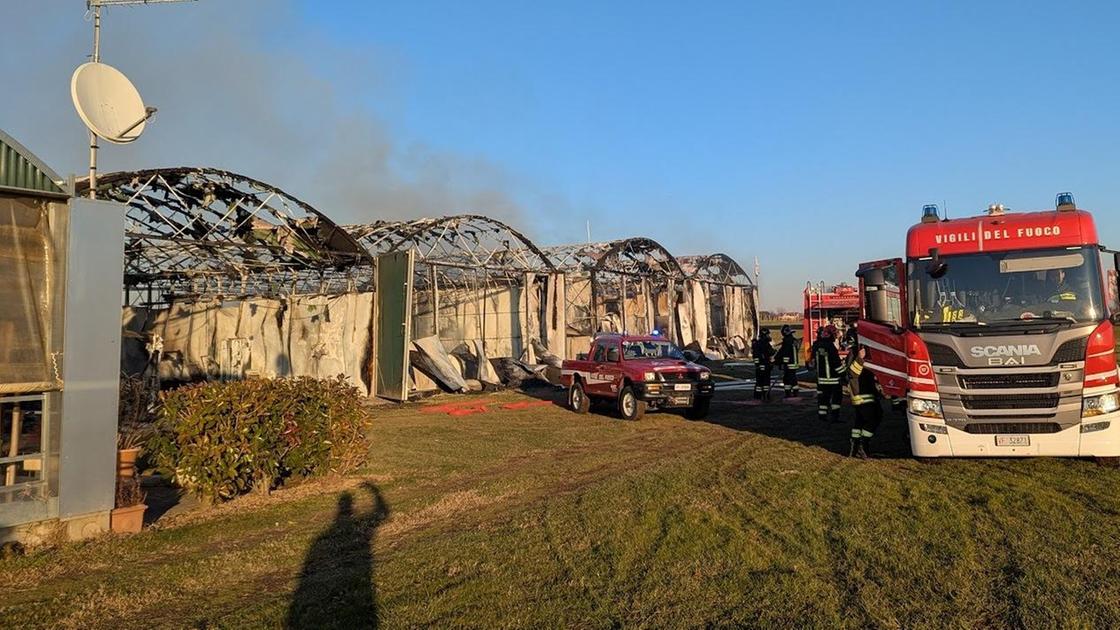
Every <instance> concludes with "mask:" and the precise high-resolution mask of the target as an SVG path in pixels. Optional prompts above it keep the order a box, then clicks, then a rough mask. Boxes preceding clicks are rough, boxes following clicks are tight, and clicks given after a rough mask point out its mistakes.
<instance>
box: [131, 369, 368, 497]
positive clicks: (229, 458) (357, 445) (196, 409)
mask: <svg viewBox="0 0 1120 630" xmlns="http://www.w3.org/2000/svg"><path fill="white" fill-rule="evenodd" d="M162 398H163V400H162V406H161V411H160V415H159V418H158V420H157V421H156V428H157V434H156V436H155V437H153V438H152V439H151V440H150V441H149V442H148V448H149V450H150V452H151V454H152V458H153V460H154V461H155V463H156V465H157V466H158V468H159V469H160V470H162V471H164V472H166V473H168V474H170V475H171V477H172V478H173V479H174V481H175V482H177V483H178V484H179V485H180V486H182V487H183V488H185V489H187V490H189V491H191V492H194V493H196V494H198V495H199V496H201V497H203V498H204V499H206V500H211V501H212V500H221V499H229V498H232V497H234V496H237V495H239V494H243V493H245V492H248V491H250V490H254V489H255V490H257V491H265V492H267V491H268V490H270V489H272V488H274V487H276V486H277V485H279V484H280V483H282V482H283V480H284V479H287V478H289V477H307V476H312V475H322V474H325V473H328V472H338V473H342V472H348V471H351V470H353V469H355V468H356V467H358V466H359V465H360V464H361V463H362V461H363V460H364V458H365V455H366V442H365V432H366V429H368V427H369V421H368V418H367V416H366V414H365V413H364V411H363V410H362V405H361V393H360V392H359V391H358V389H357V388H355V387H352V386H350V385H349V384H347V383H346V381H345V380H344V379H343V378H341V377H339V378H337V379H333V380H317V379H313V378H296V379H247V380H243V381H231V382H225V383H221V382H207V383H200V384H197V385H188V386H186V387H181V388H179V389H176V390H173V391H170V392H167V393H165V394H164V395H163V397H162Z"/></svg>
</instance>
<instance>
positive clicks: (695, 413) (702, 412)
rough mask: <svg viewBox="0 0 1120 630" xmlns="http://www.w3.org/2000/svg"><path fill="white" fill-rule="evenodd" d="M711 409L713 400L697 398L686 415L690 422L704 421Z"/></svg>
mask: <svg viewBox="0 0 1120 630" xmlns="http://www.w3.org/2000/svg"><path fill="white" fill-rule="evenodd" d="M711 407H712V399H711V398H708V397H704V398H697V399H696V400H694V401H693V402H692V406H691V407H689V408H688V410H687V411H685V412H684V415H685V417H686V418H688V419H689V420H703V419H704V418H707V417H708V410H709V409H711Z"/></svg>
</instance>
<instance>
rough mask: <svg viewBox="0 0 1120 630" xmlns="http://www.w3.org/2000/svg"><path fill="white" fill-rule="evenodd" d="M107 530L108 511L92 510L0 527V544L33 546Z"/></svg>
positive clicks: (79, 537) (97, 533)
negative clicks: (79, 513) (64, 516)
mask: <svg viewBox="0 0 1120 630" xmlns="http://www.w3.org/2000/svg"><path fill="white" fill-rule="evenodd" d="M107 531H109V512H94V513H93V514H83V515H81V516H72V517H70V518H67V519H65V520H62V519H57V518H52V519H49V520H45V521H38V522H35V523H25V524H23V525H16V526H15V527H5V528H0V544H3V543H6V542H18V543H20V544H21V545H23V546H24V547H27V548H33V547H41V546H44V545H52V544H58V543H62V542H66V541H70V540H84V539H86V538H93V537H94V536H100V535H101V534H103V533H105V532H107Z"/></svg>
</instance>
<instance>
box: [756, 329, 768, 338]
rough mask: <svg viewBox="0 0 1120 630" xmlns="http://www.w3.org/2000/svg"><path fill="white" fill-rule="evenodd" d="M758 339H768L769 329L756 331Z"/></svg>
mask: <svg viewBox="0 0 1120 630" xmlns="http://www.w3.org/2000/svg"><path fill="white" fill-rule="evenodd" d="M758 338H759V339H769V338H770V329H769V328H763V329H762V330H760V331H758Z"/></svg>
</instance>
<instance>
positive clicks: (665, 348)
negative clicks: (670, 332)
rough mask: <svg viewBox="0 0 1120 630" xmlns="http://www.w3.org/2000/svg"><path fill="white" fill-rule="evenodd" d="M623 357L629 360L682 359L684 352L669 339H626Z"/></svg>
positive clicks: (623, 346)
mask: <svg viewBox="0 0 1120 630" xmlns="http://www.w3.org/2000/svg"><path fill="white" fill-rule="evenodd" d="M622 357H623V358H624V359H626V360H627V361H639V360H642V359H681V360H682V361H683V360H684V353H683V352H681V350H680V348H678V347H676V346H675V345H673V344H672V343H670V342H668V341H626V342H623V344H622Z"/></svg>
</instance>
